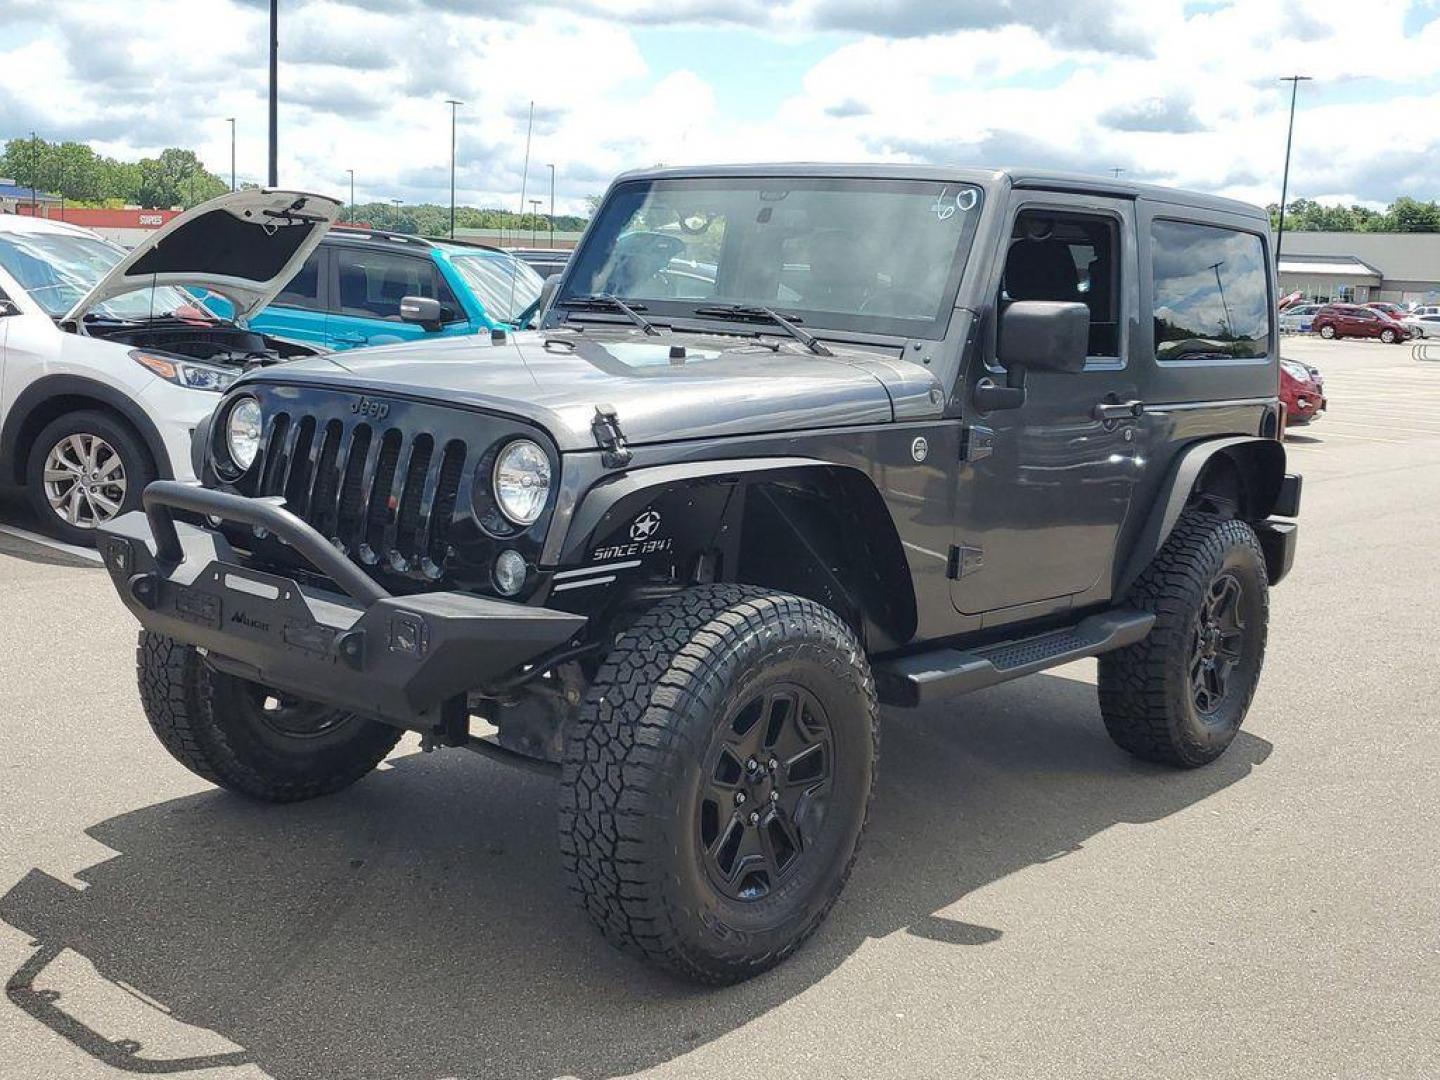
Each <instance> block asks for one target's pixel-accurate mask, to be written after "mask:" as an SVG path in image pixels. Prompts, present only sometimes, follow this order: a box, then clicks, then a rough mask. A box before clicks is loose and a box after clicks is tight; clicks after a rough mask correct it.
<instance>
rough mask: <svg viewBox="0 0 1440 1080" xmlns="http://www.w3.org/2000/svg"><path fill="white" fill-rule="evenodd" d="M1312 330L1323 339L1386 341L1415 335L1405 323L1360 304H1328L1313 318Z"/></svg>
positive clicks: (1401, 339)
mask: <svg viewBox="0 0 1440 1080" xmlns="http://www.w3.org/2000/svg"><path fill="white" fill-rule="evenodd" d="M1310 329H1311V330H1312V331H1314V332H1315V333H1317V334H1319V335H1320V336H1321V337H1323V338H1342V337H1356V338H1379V339H1380V340H1381V341H1383V342H1385V343H1386V344H1390V343H1392V342H1400V341H1409V340H1410V337H1411V331H1410V329H1409V328H1408V327H1407V326H1405V325H1404V324H1403V323H1400V322H1398V321H1397V320H1395V319H1392V318H1390V316H1389V315H1386V314H1385V313H1384V312H1383V311H1376V310H1375V309H1374V308H1368V307H1364V306H1362V305H1359V304H1326V305H1325V306H1324V307H1322V308H1321V309H1320V310H1319V311H1317V312H1316V313H1315V316H1314V318H1313V319H1311V321H1310Z"/></svg>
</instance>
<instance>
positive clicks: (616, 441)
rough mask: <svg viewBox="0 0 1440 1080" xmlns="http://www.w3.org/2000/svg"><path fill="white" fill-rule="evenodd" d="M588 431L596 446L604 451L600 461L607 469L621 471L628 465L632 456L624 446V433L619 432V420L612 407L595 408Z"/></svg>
mask: <svg viewBox="0 0 1440 1080" xmlns="http://www.w3.org/2000/svg"><path fill="white" fill-rule="evenodd" d="M590 431H591V433H592V434H594V436H595V442H596V444H597V445H599V447H600V449H601V450H602V451H604V453H602V454H601V455H600V460H601V461H602V462H603V463H604V465H605V467H606V468H607V469H623V468H624V467H625V466H626V465H629V464H630V459H631V458H632V457H634V454H632V453H631V452H630V448H629V447H628V446H626V445H625V433H624V432H622V431H621V430H620V418H619V416H618V415H616V413H615V406H614V405H596V406H595V419H593V420H591V421H590Z"/></svg>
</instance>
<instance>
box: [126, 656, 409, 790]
mask: <svg viewBox="0 0 1440 1080" xmlns="http://www.w3.org/2000/svg"><path fill="white" fill-rule="evenodd" d="M136 667H137V669H138V676H139V682H140V701H141V704H142V705H143V706H144V707H145V716H146V718H147V719H148V720H149V721H150V727H151V729H152V730H153V731H154V732H155V735H156V737H158V738H159V740H160V742H161V744H162V745H163V746H164V747H165V749H166V750H168V751H170V755H171V756H172V757H173V758H174V759H175V760H176V761H178V762H180V764H181V765H184V766H185V767H186V768H187V769H189V770H190V771H191V772H193V773H194V774H195V775H196V776H199V777H201V778H203V779H205V780H208V781H210V782H211V783H212V784H216V785H218V786H220V787H223V788H226V789H227V790H230V791H233V792H235V793H237V794H239V795H244V796H246V797H248V798H251V799H257V800H259V801H261V802H272V803H288V802H299V801H300V800H302V799H313V798H316V797H317V796H320V795H330V794H333V793H334V792H337V791H339V790H340V789H341V788H345V787H349V786H350V785H351V784H353V783H354V782H355V781H356V780H359V779H360V778H361V777H362V776H364V775H365V774H366V773H368V772H370V770H372V769H373V768H375V766H376V765H378V764H380V762H381V760H382V759H383V758H384V757H385V755H386V754H388V753H389V752H390V751H391V750H392V749H394V747H395V744H396V743H397V742H399V741H400V734H401V732H400V730H399V729H398V728H393V727H390V726H389V725H388V724H381V723H377V722H375V721H373V720H366V719H364V718H363V717H359V716H356V715H354V714H353V713H348V712H344V711H342V710H339V709H329V708H326V707H325V706H323V705H318V704H315V703H313V702H307V701H301V700H298V699H294V698H291V697H289V696H287V695H283V694H278V693H277V692H275V691H273V690H268V689H266V688H265V687H262V686H260V685H258V684H256V683H252V682H248V681H246V680H244V679H239V678H236V677H235V676H233V675H226V674H224V673H222V672H219V671H216V670H215V669H214V668H212V667H210V665H209V664H207V663H206V662H205V659H204V657H202V656H201V655H200V653H199V652H198V651H197V650H196V649H195V648H194V646H191V645H182V644H181V643H180V642H178V641H175V640H174V639H173V638H168V637H165V636H164V635H163V634H155V633H151V632H150V631H148V630H142V631H141V632H140V643H139V647H138V649H137V650H136Z"/></svg>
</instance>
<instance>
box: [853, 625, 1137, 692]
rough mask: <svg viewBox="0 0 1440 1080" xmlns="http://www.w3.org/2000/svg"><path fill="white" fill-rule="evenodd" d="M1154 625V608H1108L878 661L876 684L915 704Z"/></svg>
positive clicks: (1089, 650)
mask: <svg viewBox="0 0 1440 1080" xmlns="http://www.w3.org/2000/svg"><path fill="white" fill-rule="evenodd" d="M1154 625H1155V616H1154V615H1152V614H1151V613H1150V612H1148V611H1128V610H1117V611H1107V612H1105V613H1104V614H1101V615H1091V616H1089V617H1087V618H1084V619H1081V620H1080V621H1079V622H1078V623H1076V624H1075V625H1074V626H1068V627H1064V628H1062V629H1060V630H1051V631H1049V632H1047V633H1044V634H1036V635H1035V636H1034V637H1028V638H1018V639H1016V640H1014V641H1002V642H999V643H997V644H994V645H985V646H982V647H980V648H977V649H971V650H961V649H933V650H931V651H930V652H923V653H916V654H914V655H913V656H901V657H898V658H896V659H894V660H882V661H880V662H879V663H878V664H876V665H875V685H876V689H877V690H878V691H879V693H880V700H881V701H883V702H884V703H885V704H887V705H899V706H901V707H903V708H915V707H916V706H919V705H926V704H928V703H930V702H932V701H939V700H941V699H942V698H947V697H954V696H955V695H956V694H968V693H969V692H970V691H972V690H980V689H983V688H984V687H987V686H994V685H995V684H996V683H1002V682H1008V681H1009V680H1011V679H1018V678H1020V677H1021V676H1022V675H1030V674H1033V673H1034V672H1037V671H1044V670H1045V669H1046V668H1052V667H1058V666H1059V665H1061V664H1067V663H1069V662H1070V661H1071V660H1080V659H1083V658H1084V657H1087V656H1097V655H1099V654H1100V653H1103V652H1109V651H1110V650H1111V649H1123V648H1124V647H1125V646H1126V645H1133V644H1135V642H1137V641H1139V640H1140V639H1141V638H1143V637H1144V636H1145V635H1146V634H1148V633H1149V632H1150V628H1151V627H1152V626H1154Z"/></svg>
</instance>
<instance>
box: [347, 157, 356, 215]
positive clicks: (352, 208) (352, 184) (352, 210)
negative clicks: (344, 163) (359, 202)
mask: <svg viewBox="0 0 1440 1080" xmlns="http://www.w3.org/2000/svg"><path fill="white" fill-rule="evenodd" d="M345 171H346V172H347V173H349V174H350V224H351V225H354V224H355V170H354V169H346V170H345Z"/></svg>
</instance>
